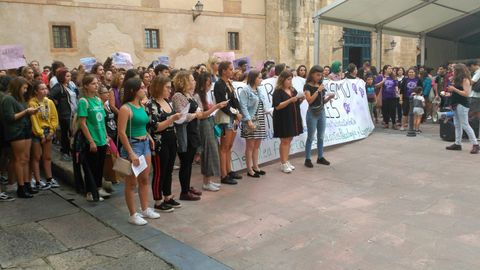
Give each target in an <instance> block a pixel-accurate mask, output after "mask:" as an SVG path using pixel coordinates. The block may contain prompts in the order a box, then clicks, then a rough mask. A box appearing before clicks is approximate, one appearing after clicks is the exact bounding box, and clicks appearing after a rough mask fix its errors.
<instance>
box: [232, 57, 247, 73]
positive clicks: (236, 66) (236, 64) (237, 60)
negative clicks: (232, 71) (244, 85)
mask: <svg viewBox="0 0 480 270" xmlns="http://www.w3.org/2000/svg"><path fill="white" fill-rule="evenodd" d="M240 61H245V62H246V63H247V71H249V70H250V58H249V57H242V58H238V59H235V60H233V67H234V68H238V66H239V63H240Z"/></svg>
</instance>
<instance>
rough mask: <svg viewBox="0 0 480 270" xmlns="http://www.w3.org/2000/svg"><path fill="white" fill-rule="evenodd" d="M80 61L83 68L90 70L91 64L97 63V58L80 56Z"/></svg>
mask: <svg viewBox="0 0 480 270" xmlns="http://www.w3.org/2000/svg"><path fill="white" fill-rule="evenodd" d="M80 63H82V65H84V66H85V70H88V71H90V70H91V69H92V67H93V65H95V63H97V59H95V57H85V58H80Z"/></svg>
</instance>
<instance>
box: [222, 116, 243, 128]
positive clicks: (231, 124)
mask: <svg viewBox="0 0 480 270" xmlns="http://www.w3.org/2000/svg"><path fill="white" fill-rule="evenodd" d="M234 122H235V117H233V116H230V121H229V122H228V123H223V124H219V126H220V127H221V128H222V130H237V128H238V126H236V127H235V126H234V124H233V123H234Z"/></svg>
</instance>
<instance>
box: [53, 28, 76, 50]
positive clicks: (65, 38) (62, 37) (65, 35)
mask: <svg viewBox="0 0 480 270" xmlns="http://www.w3.org/2000/svg"><path fill="white" fill-rule="evenodd" d="M52 32H53V47H54V48H72V30H71V28H70V26H69V25H53V26H52Z"/></svg>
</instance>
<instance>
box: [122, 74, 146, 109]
mask: <svg viewBox="0 0 480 270" xmlns="http://www.w3.org/2000/svg"><path fill="white" fill-rule="evenodd" d="M123 87H124V88H123V89H124V95H123V103H122V104H125V103H127V102H131V101H133V100H134V99H135V96H136V95H137V92H138V90H140V88H142V80H140V78H130V79H128V80H126V81H125V83H124V84H123Z"/></svg>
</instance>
